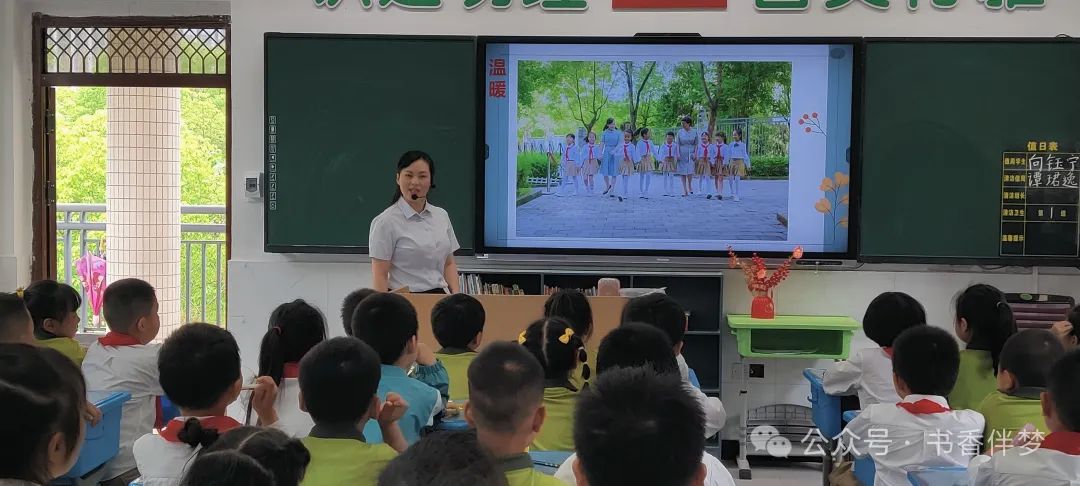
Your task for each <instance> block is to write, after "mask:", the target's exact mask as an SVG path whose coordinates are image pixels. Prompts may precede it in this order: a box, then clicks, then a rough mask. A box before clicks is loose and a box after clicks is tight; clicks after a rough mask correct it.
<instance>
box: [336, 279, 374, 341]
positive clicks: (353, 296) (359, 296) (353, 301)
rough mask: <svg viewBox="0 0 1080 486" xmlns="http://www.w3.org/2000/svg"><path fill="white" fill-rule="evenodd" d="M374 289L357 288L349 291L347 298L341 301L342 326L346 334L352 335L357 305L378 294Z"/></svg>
mask: <svg viewBox="0 0 1080 486" xmlns="http://www.w3.org/2000/svg"><path fill="white" fill-rule="evenodd" d="M377 293H378V292H377V291H375V290H374V289H357V290H354V291H352V292H349V295H346V296H345V299H344V300H342V301H341V326H342V327H344V328H345V335H346V336H352V335H353V333H352V317H353V313H354V312H356V306H358V305H360V302H363V301H364V299H366V298H368V297H371V296H372V295H375V294H377Z"/></svg>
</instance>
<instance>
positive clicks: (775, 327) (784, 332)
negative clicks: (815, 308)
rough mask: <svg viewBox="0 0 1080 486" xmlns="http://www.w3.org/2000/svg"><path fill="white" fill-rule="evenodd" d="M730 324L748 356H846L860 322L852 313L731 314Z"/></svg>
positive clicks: (732, 331) (729, 316)
mask: <svg viewBox="0 0 1080 486" xmlns="http://www.w3.org/2000/svg"><path fill="white" fill-rule="evenodd" d="M727 317H728V327H730V328H731V333H732V334H734V335H735V339H736V340H737V341H738V343H739V355H741V356H743V357H746V358H816V359H847V357H848V351H849V350H850V347H851V335H852V334H853V333H854V332H855V330H856V329H858V328H859V323H858V322H856V321H855V319H852V318H850V317H833V316H776V318H774V319H753V318H751V317H750V316H748V315H728V316H727Z"/></svg>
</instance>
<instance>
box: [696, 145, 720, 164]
mask: <svg viewBox="0 0 1080 486" xmlns="http://www.w3.org/2000/svg"><path fill="white" fill-rule="evenodd" d="M719 153H720V151H719V150H718V149H717V148H716V145H714V144H711V143H707V144H700V143H699V144H698V145H697V148H696V149H694V157H697V159H698V160H702V159H705V161H707V162H708V163H709V165H716V156H717V155H718V154H719Z"/></svg>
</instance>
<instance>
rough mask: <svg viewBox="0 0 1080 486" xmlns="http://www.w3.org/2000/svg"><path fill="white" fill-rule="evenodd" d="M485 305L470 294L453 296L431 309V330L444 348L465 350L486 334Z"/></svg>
mask: <svg viewBox="0 0 1080 486" xmlns="http://www.w3.org/2000/svg"><path fill="white" fill-rule="evenodd" d="M486 319H487V314H486V313H485V312H484V305H483V304H481V303H480V301H479V300H476V298H475V297H473V296H471V295H468V294H453V295H450V296H447V297H445V298H443V299H442V300H440V301H439V302H437V303H436V304H435V307H434V308H432V309H431V330H432V331H433V332H434V333H435V339H436V340H437V341H439V345H440V346H442V347H444V348H460V349H465V348H466V347H467V346H468V345H469V344H470V343H472V342H473V340H475V339H476V335H477V334H480V333H481V332H484V321H485V320H486Z"/></svg>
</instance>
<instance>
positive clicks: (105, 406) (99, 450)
mask: <svg viewBox="0 0 1080 486" xmlns="http://www.w3.org/2000/svg"><path fill="white" fill-rule="evenodd" d="M86 399H87V400H89V401H90V403H93V404H94V405H95V406H96V407H97V408H98V409H99V410H101V422H98V424H97V425H96V426H93V427H91V426H90V424H86V438H85V439H84V440H83V446H82V451H81V452H80V453H79V460H78V461H76V462H75V466H73V467H72V468H71V470H70V471H68V473H67V474H65V475H64V476H62V478H64V479H77V478H81V477H83V476H85V475H87V474H89V473H91V472H93V471H94V470H95V469H97V468H98V467H100V466H101V465H103V464H105V463H106V462H109V460H111V459H112V458H114V457H116V454H117V453H119V452H120V416H121V414H122V412H123V408H124V402H127V401H128V400H130V399H131V394H130V393H127V392H87V394H86Z"/></svg>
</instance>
